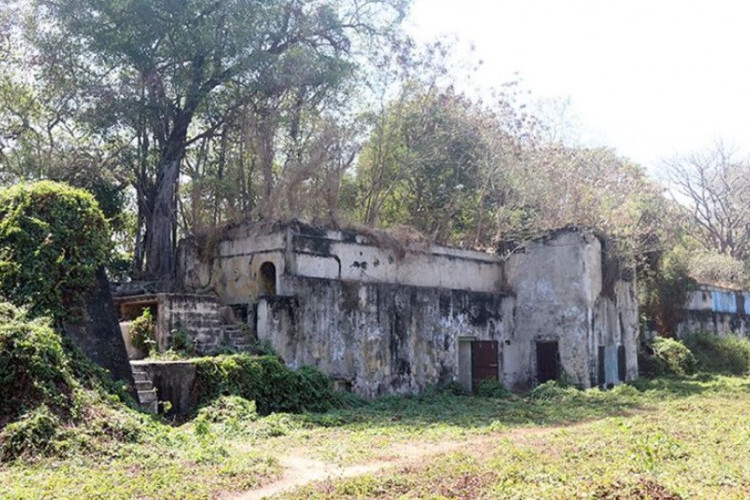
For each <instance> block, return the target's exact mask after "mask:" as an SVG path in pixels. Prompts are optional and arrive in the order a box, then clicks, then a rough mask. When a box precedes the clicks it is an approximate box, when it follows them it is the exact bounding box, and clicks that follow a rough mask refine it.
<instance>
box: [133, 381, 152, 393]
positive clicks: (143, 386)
mask: <svg viewBox="0 0 750 500" xmlns="http://www.w3.org/2000/svg"><path fill="white" fill-rule="evenodd" d="M153 388H154V384H153V383H152V382H151V381H150V380H144V381H136V382H135V390H136V391H138V392H142V391H150V390H152V389H153Z"/></svg>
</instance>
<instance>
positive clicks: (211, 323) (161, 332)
mask: <svg viewBox="0 0 750 500" xmlns="http://www.w3.org/2000/svg"><path fill="white" fill-rule="evenodd" d="M157 297H158V307H159V312H158V314H157V318H156V345H157V348H158V350H159V351H160V352H164V351H165V350H167V349H168V348H169V346H170V337H171V336H172V335H174V334H175V333H176V332H177V331H178V330H184V331H185V333H186V334H187V335H188V338H189V339H190V340H191V341H192V342H193V344H194V346H195V349H196V351H198V352H199V353H201V354H211V353H214V352H216V351H217V350H218V349H219V347H220V345H221V342H222V340H223V328H222V324H221V315H220V312H219V309H220V305H219V303H218V302H217V301H216V299H214V298H213V297H211V296H206V295H189V294H179V295H178V294H159V295H158V296H157Z"/></svg>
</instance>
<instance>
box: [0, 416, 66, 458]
mask: <svg viewBox="0 0 750 500" xmlns="http://www.w3.org/2000/svg"><path fill="white" fill-rule="evenodd" d="M59 428H60V419H59V417H58V416H57V415H55V414H54V413H53V412H52V411H50V409H49V407H48V406H47V405H45V404H41V405H39V406H38V407H36V408H35V409H33V410H31V411H29V412H28V413H25V414H24V415H23V416H22V417H21V418H20V419H19V420H17V421H15V422H12V423H10V424H8V425H6V426H5V428H3V430H2V431H0V462H8V461H10V460H14V459H16V458H18V457H20V456H24V455H26V456H32V455H47V454H48V453H49V451H50V448H51V447H52V445H53V438H54V437H55V436H56V435H57V433H58V431H59Z"/></svg>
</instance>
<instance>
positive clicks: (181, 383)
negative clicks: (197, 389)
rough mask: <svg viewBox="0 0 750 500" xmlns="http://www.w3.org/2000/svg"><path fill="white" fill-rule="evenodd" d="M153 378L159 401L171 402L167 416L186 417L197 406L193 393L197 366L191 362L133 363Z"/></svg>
mask: <svg viewBox="0 0 750 500" xmlns="http://www.w3.org/2000/svg"><path fill="white" fill-rule="evenodd" d="M132 363H133V365H136V366H138V367H140V368H142V369H144V370H145V371H146V372H147V373H148V374H149V377H150V378H151V382H153V384H154V387H155V388H156V392H157V395H158V400H159V401H169V402H170V404H171V406H172V408H171V409H170V411H169V412H167V415H185V414H187V413H189V412H190V411H191V410H192V409H193V407H194V406H195V400H194V399H195V398H194V397H193V395H192V393H191V391H192V389H193V383H194V382H195V365H194V364H193V363H191V362H189V361H133V362H132Z"/></svg>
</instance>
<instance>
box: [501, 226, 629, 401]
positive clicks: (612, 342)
mask: <svg viewBox="0 0 750 500" xmlns="http://www.w3.org/2000/svg"><path fill="white" fill-rule="evenodd" d="M602 264H603V263H602V244H601V241H600V239H599V238H598V237H597V236H595V235H594V234H592V233H591V232H590V231H586V230H576V229H571V230H566V231H560V232H556V233H552V234H551V235H549V236H548V237H547V238H543V239H540V240H536V241H533V242H531V243H529V244H528V245H527V246H526V247H525V250H524V251H523V252H519V253H516V254H514V255H512V256H511V257H510V258H509V259H508V261H507V263H506V268H505V271H506V278H507V282H508V285H509V287H510V289H511V290H512V291H513V292H514V293H515V294H516V317H515V324H516V328H515V331H514V332H513V336H512V338H511V342H510V344H509V345H507V346H505V349H504V351H505V370H504V379H505V381H506V383H507V384H508V385H510V386H511V387H514V388H524V387H531V386H533V385H535V384H536V383H537V353H536V348H537V343H538V342H557V343H558V347H559V368H560V371H561V373H560V377H561V378H562V379H564V380H567V381H569V382H572V383H575V384H577V385H579V386H581V387H591V386H593V385H602V384H604V383H605V381H604V380H599V377H598V373H599V360H598V352H599V347H600V346H603V347H604V348H605V350H606V351H607V355H605V359H606V365H607V366H606V367H605V368H606V369H605V373H609V374H610V375H609V376H607V377H606V383H617V382H619V380H614V379H618V377H616V376H613V375H612V374H613V373H614V374H616V373H617V371H618V370H617V365H616V363H617V354H616V353H617V349H618V347H619V346H620V345H623V346H624V347H625V356H626V360H627V378H626V380H630V379H633V378H635V377H637V371H638V368H637V358H636V344H637V335H638V310H637V304H636V298H635V283H634V281H633V280H630V281H624V280H621V279H617V280H615V284H614V286H613V289H612V290H607V291H606V294H605V290H603V283H604V275H603V266H602ZM613 350H614V352H615V358H614V360H613V358H612V355H611V354H610V353H611V352H613ZM613 362H614V363H615V366H614V367H612V363H613Z"/></svg>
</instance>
